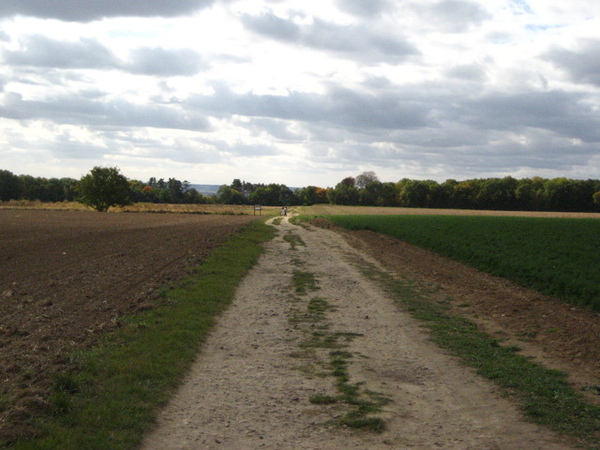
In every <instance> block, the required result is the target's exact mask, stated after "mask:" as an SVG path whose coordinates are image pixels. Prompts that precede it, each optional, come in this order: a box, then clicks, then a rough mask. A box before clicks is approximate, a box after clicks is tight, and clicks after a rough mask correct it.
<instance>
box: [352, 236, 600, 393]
mask: <svg viewBox="0 0 600 450" xmlns="http://www.w3.org/2000/svg"><path fill="white" fill-rule="evenodd" d="M340 232H341V231H340ZM344 234H345V236H346V237H347V238H348V240H349V242H351V243H352V245H354V246H356V247H357V248H359V249H360V250H361V251H364V252H365V253H367V254H370V255H371V256H373V257H375V258H376V259H377V260H378V261H380V262H381V263H383V264H384V265H385V266H386V267H387V268H389V269H390V270H393V271H394V272H395V273H396V274H397V275H399V276H401V277H403V278H405V279H408V280H411V281H412V282H414V283H415V285H416V287H418V288H420V289H421V290H423V291H426V292H427V293H428V295H430V296H435V297H437V298H438V299H440V300H443V301H448V302H450V304H451V305H452V306H453V312H454V313H455V314H459V315H462V316H466V317H468V318H470V319H472V320H474V321H475V322H476V323H478V324H480V325H481V326H482V327H483V328H484V329H485V330H486V331H487V332H489V333H490V334H492V335H494V336H496V337H497V338H498V339H499V340H501V341H503V342H504V344H505V345H515V346H517V347H520V348H522V349H523V350H522V353H523V354H525V355H527V356H531V357H533V358H536V359H537V360H538V361H539V362H540V363H542V364H544V365H546V366H548V367H552V368H555V369H559V370H562V371H564V372H566V373H567V374H568V375H569V376H570V380H571V381H572V383H573V384H574V385H575V387H576V388H577V389H579V390H582V392H583V393H584V395H586V396H587V398H588V399H589V400H590V401H592V402H594V403H597V404H600V395H598V389H599V388H600V314H599V313H596V312H592V311H590V310H588V309H582V308H578V307H575V306H572V305H569V304H567V303H565V302H563V301H561V300H559V299H556V298H552V297H549V296H546V295H543V294H540V293H539V292H537V291H534V290H531V289H527V288H524V287H522V286H519V285H516V284H514V283H511V282H510V281H507V280H506V279H503V278H498V277H493V276H491V275H488V274H486V273H483V272H480V271H478V270H476V269H473V268H471V267H467V266H465V265H464V264H461V263H458V262H456V261H453V260H451V259H448V258H444V257H442V256H439V255H437V254H435V253H433V252H430V251H427V250H424V249H422V248H419V247H415V246H413V245H410V244H407V243H405V242H401V241H398V240H395V239H392V238H388V237H386V236H383V235H379V234H376V233H373V232H369V231H359V232H352V233H345V232H344ZM586 388H593V389H591V390H586Z"/></svg>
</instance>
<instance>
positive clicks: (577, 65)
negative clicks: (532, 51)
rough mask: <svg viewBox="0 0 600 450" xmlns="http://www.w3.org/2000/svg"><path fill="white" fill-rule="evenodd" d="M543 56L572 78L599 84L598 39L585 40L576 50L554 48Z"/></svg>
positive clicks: (599, 48) (599, 53) (599, 46)
mask: <svg viewBox="0 0 600 450" xmlns="http://www.w3.org/2000/svg"><path fill="white" fill-rule="evenodd" d="M545 57H546V58H547V59H548V60H550V61H552V63H553V64H554V65H556V66H557V67H560V68H561V69H564V70H565V71H566V72H567V73H568V74H569V75H570V76H571V78H572V79H573V80H575V81H577V82H580V83H590V84H594V85H596V86H600V40H587V41H585V42H583V43H582V45H581V49H580V50H577V51H576V50H566V49H561V48H555V49H553V50H551V51H549V52H548V53H547V54H546V55H545Z"/></svg>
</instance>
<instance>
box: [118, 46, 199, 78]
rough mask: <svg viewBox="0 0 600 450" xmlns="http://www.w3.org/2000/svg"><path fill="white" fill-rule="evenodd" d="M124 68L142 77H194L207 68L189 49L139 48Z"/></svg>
mask: <svg viewBox="0 0 600 450" xmlns="http://www.w3.org/2000/svg"><path fill="white" fill-rule="evenodd" d="M124 67H125V68H126V69H127V70H128V71H130V72H132V73H138V74H144V75H159V76H171V75H188V76H189V75H194V74H196V73H198V72H199V71H200V70H202V69H204V68H206V67H207V65H206V64H205V63H204V62H203V61H202V58H201V56H200V55H199V54H198V53H196V52H194V51H193V50H189V49H169V50H167V49H164V48H139V49H136V50H135V51H134V52H133V53H132V55H131V61H129V62H128V63H126V64H125V65H124Z"/></svg>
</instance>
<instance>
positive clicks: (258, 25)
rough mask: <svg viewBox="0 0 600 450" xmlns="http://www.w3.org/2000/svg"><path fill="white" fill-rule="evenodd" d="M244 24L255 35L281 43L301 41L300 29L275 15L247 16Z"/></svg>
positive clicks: (244, 17)
mask: <svg viewBox="0 0 600 450" xmlns="http://www.w3.org/2000/svg"><path fill="white" fill-rule="evenodd" d="M242 22H243V24H244V25H245V26H246V27H247V28H248V29H250V30H252V31H254V32H255V33H258V34H261V35H264V36H268V37H271V38H274V39H277V40H281V41H288V42H294V41H298V40H300V39H301V37H302V36H301V35H302V32H301V30H300V27H299V26H298V25H296V24H295V23H294V22H292V21H291V20H286V19H282V18H281V17H277V16H276V15H274V14H263V15H262V16H250V15H245V16H243V17H242Z"/></svg>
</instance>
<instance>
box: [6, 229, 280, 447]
mask: <svg viewBox="0 0 600 450" xmlns="http://www.w3.org/2000/svg"><path fill="white" fill-rule="evenodd" d="M274 233H275V229H274V228H272V227H269V226H267V225H265V224H264V223H263V222H262V221H255V222H252V223H251V224H250V225H248V226H247V227H245V229H244V230H243V231H241V232H240V233H238V234H236V235H235V236H234V237H232V238H231V239H230V240H229V241H228V242H226V243H225V244H224V245H223V246H222V247H220V248H219V249H217V250H215V251H214V252H213V253H212V254H211V255H210V256H209V257H208V258H207V259H206V261H205V262H204V263H203V264H202V265H201V266H200V267H199V268H198V269H197V270H196V271H195V273H193V274H192V275H191V276H189V277H188V278H186V279H185V280H182V282H180V283H179V287H176V288H175V289H173V290H166V291H165V292H164V295H163V298H162V301H161V303H160V305H158V306H157V307H156V308H154V309H152V310H150V311H146V312H144V313H143V314H141V315H137V316H135V317H129V318H124V319H123V320H122V324H123V326H122V327H121V329H120V330H119V331H118V332H117V333H115V334H113V335H109V336H107V337H106V339H105V340H104V342H103V343H102V344H101V345H99V346H98V347H96V348H93V349H90V350H86V351H82V352H80V353H79V354H76V355H72V369H71V371H70V372H69V373H64V374H62V375H61V376H60V377H58V378H57V379H56V381H55V385H54V394H53V396H52V398H51V401H50V414H49V415H43V416H40V417H38V418H32V419H31V420H32V421H33V422H34V425H35V426H36V427H37V428H39V429H40V430H41V432H40V436H39V437H38V438H36V439H33V440H27V441H20V442H16V443H15V444H14V446H12V447H11V448H14V449H18V450H33V449H35V450H41V449H44V450H58V449H60V450H71V449H72V450H80V449H84V448H85V449H87V450H94V449H98V450H100V449H102V450H104V449H111V450H119V449H131V448H135V447H136V446H137V445H138V444H139V443H140V442H141V439H142V438H143V435H144V433H145V432H146V431H147V430H148V429H149V428H150V427H151V424H152V422H153V420H154V418H155V415H156V413H157V410H158V408H159V407H160V406H162V405H164V404H165V403H166V402H167V401H168V399H169V397H170V396H171V394H172V393H173V392H174V390H175V388H176V387H177V386H178V384H179V383H180V382H181V379H182V377H183V375H184V374H185V372H186V371H187V370H188V369H189V367H190V365H191V363H192V361H193V359H194V357H195V356H196V355H197V353H198V351H199V346H200V344H201V343H202V342H203V341H204V339H205V337H206V336H207V334H208V332H209V331H210V330H211V328H212V327H213V325H214V323H215V317H216V316H217V315H218V314H219V313H221V312H222V311H224V310H225V309H226V308H227V306H228V305H229V304H230V302H231V301H232V299H233V297H234V295H235V290H236V287H237V286H238V284H239V282H240V281H241V280H242V278H243V277H244V276H245V275H246V273H247V272H248V270H249V269H250V268H251V267H252V266H253V265H254V264H255V263H256V261H257V260H258V257H259V256H260V254H261V252H262V247H261V245H260V244H261V243H263V242H265V241H268V240H270V239H272V238H273V236H274ZM0 446H1V443H0Z"/></svg>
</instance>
